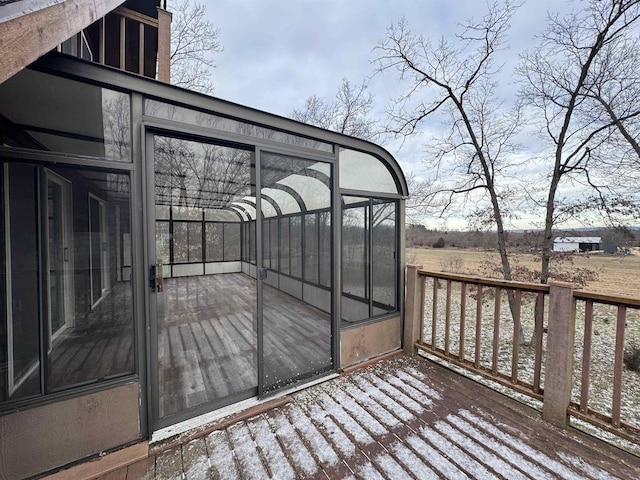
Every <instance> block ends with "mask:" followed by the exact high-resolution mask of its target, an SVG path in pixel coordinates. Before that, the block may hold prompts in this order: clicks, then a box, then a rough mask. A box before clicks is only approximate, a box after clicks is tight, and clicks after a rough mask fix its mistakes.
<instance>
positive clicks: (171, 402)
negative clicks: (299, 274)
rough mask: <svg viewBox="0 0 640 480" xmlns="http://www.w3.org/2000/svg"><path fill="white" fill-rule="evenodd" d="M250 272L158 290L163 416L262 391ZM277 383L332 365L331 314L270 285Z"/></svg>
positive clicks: (172, 283)
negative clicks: (237, 395)
mask: <svg viewBox="0 0 640 480" xmlns="http://www.w3.org/2000/svg"><path fill="white" fill-rule="evenodd" d="M255 285H256V284H255V280H254V279H252V278H251V277H249V276H247V275H244V274H242V273H227V274H220V275H206V276H194V277H183V278H172V279H166V280H165V289H164V293H161V294H158V337H159V338H158V376H159V386H160V415H161V416H165V415H168V414H172V413H176V412H179V411H181V410H184V409H187V408H190V407H194V406H197V405H202V404H205V403H209V402H213V401H216V400H221V399H224V398H225V397H228V396H230V395H235V394H239V393H242V392H248V391H250V390H252V389H255V388H257V385H258V373H257V346H256V345H257V344H256V338H257V336H256V286H255ZM263 323H264V356H265V361H264V366H265V375H266V378H267V381H268V383H269V384H276V383H278V381H282V380H284V379H288V378H291V377H296V376H303V375H305V374H308V373H312V372H315V371H321V370H322V369H323V368H326V367H328V366H331V362H332V359H331V343H330V342H331V322H330V316H329V315H328V314H326V313H323V312H321V311H320V310H318V309H316V308H314V307H312V306H310V305H308V304H306V303H304V302H302V301H300V300H298V299H297V298H295V297H292V296H290V295H287V294H286V293H283V292H280V291H278V290H277V289H275V288H272V287H269V286H265V292H264V322H263Z"/></svg>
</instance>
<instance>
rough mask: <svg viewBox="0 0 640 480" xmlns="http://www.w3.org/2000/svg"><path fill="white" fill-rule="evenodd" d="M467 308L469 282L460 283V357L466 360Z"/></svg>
mask: <svg viewBox="0 0 640 480" xmlns="http://www.w3.org/2000/svg"><path fill="white" fill-rule="evenodd" d="M466 309H467V283H466V282H462V283H461V284H460V342H459V343H458V347H459V348H458V349H459V351H458V358H459V359H460V360H464V329H465V320H466V314H467V312H466Z"/></svg>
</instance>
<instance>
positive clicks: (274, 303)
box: [260, 153, 333, 392]
mask: <svg viewBox="0 0 640 480" xmlns="http://www.w3.org/2000/svg"><path fill="white" fill-rule="evenodd" d="M260 161H261V164H260V172H261V178H260V180H261V184H262V186H263V188H264V190H263V192H262V193H263V194H264V195H267V194H271V193H272V192H278V191H283V192H284V191H286V193H287V195H288V196H289V197H290V198H292V199H295V202H296V204H297V211H302V212H304V210H306V213H302V214H289V215H287V217H283V218H281V219H280V222H279V223H278V222H277V219H270V220H266V221H265V230H264V232H263V236H265V237H266V236H268V237H269V239H270V241H269V242H268V243H267V242H263V245H262V248H263V250H262V257H263V259H264V260H263V263H266V262H269V265H271V269H272V270H278V269H279V271H280V272H281V273H285V274H286V275H281V274H278V273H276V272H275V271H269V272H268V275H267V279H266V280H265V282H264V283H263V302H262V303H263V342H264V343H263V359H262V361H263V367H264V369H263V371H264V377H263V379H262V381H263V388H264V391H265V392H269V391H272V390H276V389H278V388H281V387H283V386H285V385H288V384H291V383H295V382H298V381H301V380H304V379H308V378H311V377H314V376H316V375H319V374H321V373H323V372H326V371H328V370H330V369H331V368H332V366H333V353H332V347H331V338H332V337H331V336H332V325H331V311H332V308H331V285H332V281H331V274H330V272H331V263H330V262H331V241H330V239H331V166H330V165H327V168H326V169H325V172H327V173H323V172H321V171H319V170H318V169H316V168H314V167H316V166H318V165H320V164H319V163H318V162H312V161H308V160H302V159H299V158H295V157H291V156H286V155H275V154H270V153H262V155H261V158H260ZM283 186H284V187H286V188H285V189H283ZM265 192H267V193H265ZM274 197H275V195H274ZM283 207H286V206H285V205H284V204H280V208H281V210H282V211H286V208H283ZM312 209H313V210H312ZM303 245H304V247H303ZM320 245H321V246H322V247H321V248H322V249H323V252H322V253H320V252H319V248H320V247H319V246H320ZM278 261H279V263H278ZM320 272H322V273H323V277H324V276H326V278H323V283H324V285H320V284H319V283H320V281H319V280H320V279H319V275H320Z"/></svg>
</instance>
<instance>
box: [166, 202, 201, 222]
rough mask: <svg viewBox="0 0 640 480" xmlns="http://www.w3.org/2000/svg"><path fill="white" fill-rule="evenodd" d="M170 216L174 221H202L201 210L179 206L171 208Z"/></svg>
mask: <svg viewBox="0 0 640 480" xmlns="http://www.w3.org/2000/svg"><path fill="white" fill-rule="evenodd" d="M171 214H172V215H173V219H174V220H194V221H198V220H202V208H198V207H189V206H179V207H176V206H174V207H171Z"/></svg>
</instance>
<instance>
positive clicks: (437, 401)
mask: <svg viewBox="0 0 640 480" xmlns="http://www.w3.org/2000/svg"><path fill="white" fill-rule="evenodd" d="M639 475H640V458H638V457H635V456H632V455H630V454H627V453H625V452H622V451H621V450H618V449H617V448H615V447H612V446H609V445H606V444H604V443H602V442H600V441H598V440H596V439H594V438H591V437H588V436H586V435H584V434H582V433H580V432H575V431H562V430H559V429H557V428H555V427H553V426H551V425H550V424H548V423H545V422H543V421H542V420H541V418H540V414H539V413H538V412H536V411H535V410H532V409H530V408H528V407H525V406H523V405H521V404H519V403H517V402H515V401H514V400H511V399H508V398H506V397H504V396H502V395H501V394H499V393H497V392H494V391H492V390H489V389H488V388H486V387H484V386H482V385H480V384H477V383H475V382H473V381H471V380H469V379H467V378H463V377H461V376H459V375H457V374H455V373H453V372H451V371H449V370H446V369H444V368H443V367H440V366H438V365H435V364H433V363H431V362H429V361H427V360H424V359H421V358H411V357H407V356H404V355H400V356H397V357H394V358H392V359H390V360H383V361H381V362H378V363H377V364H375V365H372V366H369V367H367V368H365V369H362V370H358V371H355V372H352V373H349V374H345V375H342V376H341V377H340V378H338V379H335V380H331V381H329V382H325V383H323V384H320V385H316V386H314V387H311V388H309V389H306V390H303V391H300V392H298V393H296V394H294V395H292V396H291V402H290V403H288V404H287V405H285V406H282V407H279V408H276V409H273V410H270V411H268V412H266V413H263V414H261V415H258V416H255V417H252V418H249V419H247V420H243V421H239V422H236V423H233V424H231V425H228V424H227V425H226V426H225V427H224V428H221V429H219V430H216V431H213V433H210V434H209V435H206V436H204V437H200V438H197V439H195V440H192V441H190V442H189V443H186V444H183V445H180V446H177V447H174V448H171V449H169V450H166V451H164V452H162V453H159V454H157V455H154V456H151V457H150V458H148V459H147V460H144V461H141V462H139V463H136V464H133V465H130V466H129V467H127V468H124V469H121V470H118V471H115V472H111V473H110V475H109V476H106V477H102V478H103V479H107V478H110V479H111V478H120V479H127V480H131V479H140V478H145V479H152V478H157V479H174V478H187V479H205V478H225V479H226V478H229V479H238V478H242V479H261V478H276V479H294V478H325V479H326V478H329V479H334V478H362V479H367V480H369V479H379V478H387V479H405V478H406V479H422V478H426V479H430V478H433V479H437V478H451V479H465V478H480V479H494V478H503V479H529V478H531V479H547V478H564V479H601V478H620V479H636V478H638V477H639Z"/></svg>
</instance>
